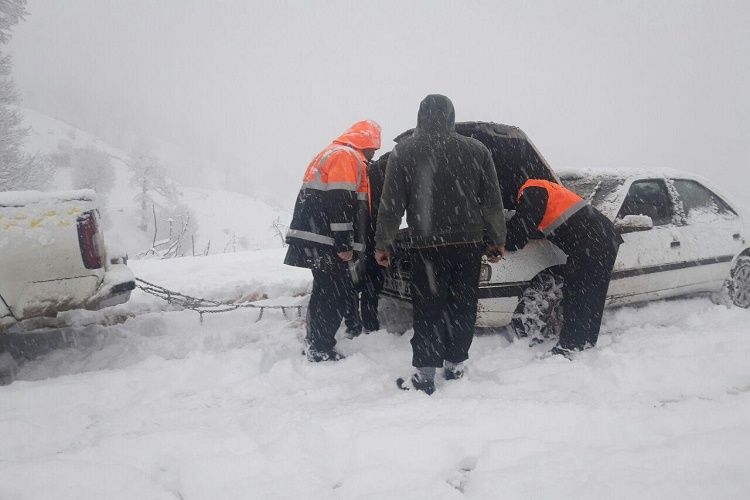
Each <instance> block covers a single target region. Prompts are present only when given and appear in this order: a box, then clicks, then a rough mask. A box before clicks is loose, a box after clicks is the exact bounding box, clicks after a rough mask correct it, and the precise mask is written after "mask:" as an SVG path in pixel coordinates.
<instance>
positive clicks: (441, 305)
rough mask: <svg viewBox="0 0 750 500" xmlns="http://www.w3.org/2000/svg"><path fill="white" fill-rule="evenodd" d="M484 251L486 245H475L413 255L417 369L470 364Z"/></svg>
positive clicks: (432, 249)
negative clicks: (446, 363) (446, 364)
mask: <svg viewBox="0 0 750 500" xmlns="http://www.w3.org/2000/svg"><path fill="white" fill-rule="evenodd" d="M483 251H484V250H483V245H481V244H473V243H467V244H459V245H448V246H441V247H430V248H420V249H414V250H412V253H411V280H412V306H413V311H414V336H413V337H412V339H411V346H412V365H413V366H415V367H433V366H434V367H441V366H443V361H444V360H445V361H451V362H453V363H460V362H462V361H464V360H466V359H468V357H469V347H471V342H472V340H474V324H475V323H476V320H477V300H478V293H479V292H478V287H479V271H480V266H481V258H482V253H483Z"/></svg>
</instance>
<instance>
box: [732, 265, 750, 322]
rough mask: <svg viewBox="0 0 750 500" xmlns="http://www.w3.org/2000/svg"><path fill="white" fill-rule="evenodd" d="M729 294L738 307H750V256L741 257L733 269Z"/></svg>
mask: <svg viewBox="0 0 750 500" xmlns="http://www.w3.org/2000/svg"><path fill="white" fill-rule="evenodd" d="M729 296H730V297H731V298H732V302H733V303H734V305H736V306H737V307H742V308H744V309H748V308H750V257H744V256H743V257H740V258H738V259H737V263H736V264H735V265H734V269H732V277H731V279H730V283H729Z"/></svg>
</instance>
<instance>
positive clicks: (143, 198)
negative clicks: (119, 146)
mask: <svg viewBox="0 0 750 500" xmlns="http://www.w3.org/2000/svg"><path fill="white" fill-rule="evenodd" d="M128 167H129V168H130V171H131V173H132V177H131V178H130V185H131V186H133V187H136V188H137V189H138V194H137V195H136V196H135V202H136V203H137V204H138V215H139V220H140V222H139V223H138V229H140V230H141V231H148V228H149V224H150V221H151V220H152V214H153V211H154V207H155V206H156V205H157V204H158V205H160V206H161V205H165V204H167V203H168V202H169V200H170V199H173V198H175V197H176V193H175V191H176V190H175V188H174V185H172V184H171V183H169V182H168V181H167V179H166V177H165V174H164V167H163V166H162V165H161V163H159V161H158V160H157V159H156V157H155V156H154V155H152V154H151V153H150V152H148V151H147V150H140V151H136V152H134V153H133V154H131V156H130V162H129V163H128Z"/></svg>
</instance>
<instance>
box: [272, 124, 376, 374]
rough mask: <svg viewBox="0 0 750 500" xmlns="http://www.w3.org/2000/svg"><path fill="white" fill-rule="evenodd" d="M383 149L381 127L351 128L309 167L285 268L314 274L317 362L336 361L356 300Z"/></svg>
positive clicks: (310, 315)
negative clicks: (373, 171) (372, 177)
mask: <svg viewBox="0 0 750 500" xmlns="http://www.w3.org/2000/svg"><path fill="white" fill-rule="evenodd" d="M378 148H380V126H379V125H378V124H377V123H375V122H374V121H370V120H364V121H360V122H357V123H355V124H354V125H352V126H351V127H350V128H349V129H348V130H347V131H346V132H344V133H343V134H341V135H340V136H339V137H337V138H336V139H335V140H334V141H333V142H332V143H331V144H330V145H329V146H328V147H326V148H325V149H323V150H322V151H321V152H320V153H318V154H317V155H316V156H315V158H313V160H312V161H311V162H310V164H309V165H308V166H307V170H306V171H305V175H304V178H303V181H302V188H301V189H300V191H299V194H298V196H297V202H296V203H295V205H294V215H293V217H292V223H291V224H290V226H289V231H288V232H287V234H286V241H287V243H288V244H289V248H288V250H287V254H286V258H285V259H284V263H285V264H287V265H290V266H297V267H305V268H308V269H311V270H312V274H313V290H312V295H311V297H310V303H309V305H308V310H307V335H306V338H305V341H306V344H307V348H306V351H305V354H306V356H307V359H308V360H310V361H312V362H318V361H337V360H339V359H341V358H342V357H343V356H342V355H341V354H340V353H339V352H337V351H336V350H335V349H334V346H335V345H336V339H335V336H336V331H337V330H338V328H339V326H340V325H341V319H342V317H343V316H344V314H345V311H346V307H347V302H348V301H349V300H350V299H351V297H352V296H353V294H354V293H355V292H354V288H353V282H352V277H353V276H352V272H353V271H354V266H353V264H354V260H355V253H354V252H360V253H361V252H362V251H364V242H365V241H364V235H365V234H366V231H367V227H366V224H367V217H368V209H369V199H368V197H369V183H368V178H367V164H368V162H369V161H370V160H371V159H372V157H373V155H374V154H375V151H376V150H377V149H378Z"/></svg>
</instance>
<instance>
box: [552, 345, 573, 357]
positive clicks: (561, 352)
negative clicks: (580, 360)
mask: <svg viewBox="0 0 750 500" xmlns="http://www.w3.org/2000/svg"><path fill="white" fill-rule="evenodd" d="M573 352H574V351H573V350H571V349H566V348H564V347H561V346H560V344H557V345H556V346H555V347H553V348H552V349H550V350H549V351H547V356H545V357H551V356H563V357H565V358H567V359H569V360H572V359H573Z"/></svg>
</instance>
